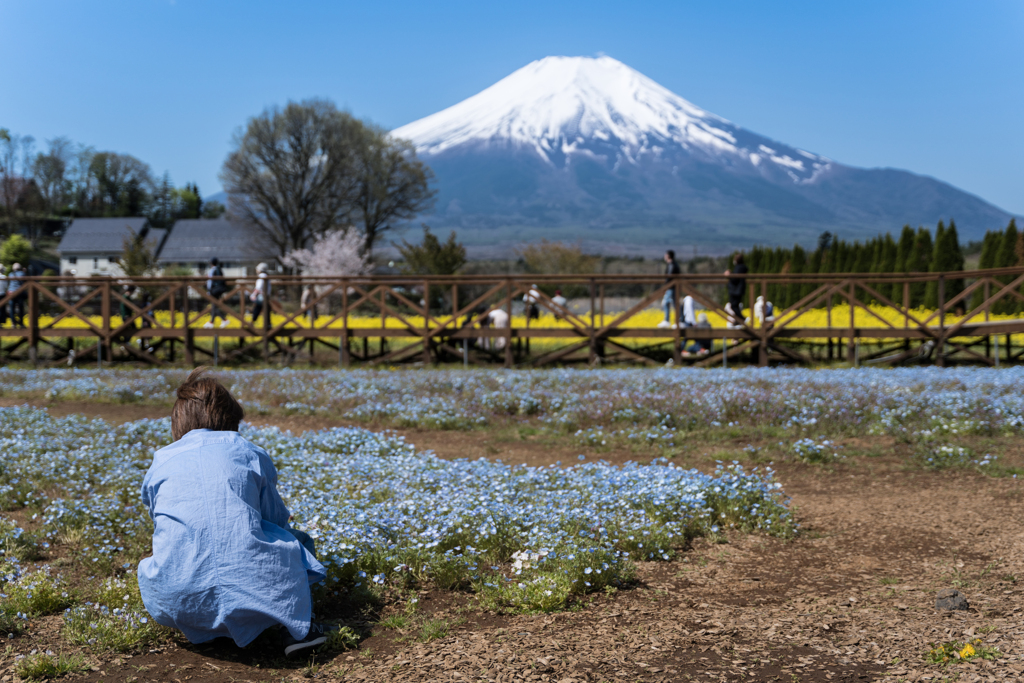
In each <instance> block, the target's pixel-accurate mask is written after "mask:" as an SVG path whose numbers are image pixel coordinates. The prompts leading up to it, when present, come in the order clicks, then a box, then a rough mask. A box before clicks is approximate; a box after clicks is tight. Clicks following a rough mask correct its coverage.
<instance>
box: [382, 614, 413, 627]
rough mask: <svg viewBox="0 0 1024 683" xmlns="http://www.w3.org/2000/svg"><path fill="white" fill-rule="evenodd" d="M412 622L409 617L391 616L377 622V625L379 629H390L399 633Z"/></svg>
mask: <svg viewBox="0 0 1024 683" xmlns="http://www.w3.org/2000/svg"><path fill="white" fill-rule="evenodd" d="M411 623H412V621H411V620H410V619H409V617H407V616H405V615H403V614H392V615H391V616H390V617H385V618H384V619H381V620H380V621H378V622H377V625H378V626H380V627H381V628H386V629H391V630H394V631H401V630H403V629H406V628H408V627H409V624H411Z"/></svg>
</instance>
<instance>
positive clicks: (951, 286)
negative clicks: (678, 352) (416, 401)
mask: <svg viewBox="0 0 1024 683" xmlns="http://www.w3.org/2000/svg"><path fill="white" fill-rule="evenodd" d="M745 258H746V262H747V266H748V267H749V268H750V271H751V272H752V273H792V274H797V273H915V272H916V273H926V272H933V273H936V272H947V273H948V272H954V271H958V270H963V269H964V253H963V249H962V248H961V246H960V238H959V236H958V235H957V230H956V224H955V223H954V222H953V221H952V220H951V221H950V222H949V225H948V226H946V225H945V224H944V223H943V222H942V221H939V224H938V226H937V227H936V229H935V233H934V235H933V234H932V232H931V231H929V230H928V229H926V228H924V227H919V228H918V229H917V230H914V229H913V228H911V227H910V226H909V225H906V226H904V227H903V230H902V231H901V232H900V235H899V238H898V239H895V238H893V236H892V235H891V234H890V233H886V234H885V235H879V236H877V237H875V238H873V239H870V240H868V241H866V242H857V241H854V242H847V241H845V240H842V239H838V238H836V237H834V236H833V235H832V234H831V233H828V232H826V233H823V234H822V235H821V237H820V238H819V239H818V246H817V248H816V249H815V250H814V251H813V252H808V251H807V250H805V249H804V248H803V247H801V246H800V245H795V246H793V247H792V248H790V249H787V248H784V247H775V248H772V247H761V246H756V247H754V248H753V249H751V250H750V251H748V252H747V253H746V254H745ZM1020 263H1024V233H1019V232H1018V230H1017V226H1016V223H1015V222H1014V221H1013V220H1011V221H1010V224H1009V226H1007V228H1006V229H1005V230H993V231H989V232H988V233H986V235H985V241H984V242H983V244H982V254H981V262H980V264H979V267H981V268H997V267H1003V266H1014V265H1018V264H1020ZM870 284H871V285H872V286H873V287H874V288H875V289H876V290H877V291H878V293H879V294H880V295H881V296H883V297H888V298H889V299H891V300H892V301H893V302H895V303H897V304H902V303H903V299H904V291H903V283H902V282H896V283H886V282H877V283H870ZM964 286H965V281H964V280H963V279H950V280H947V281H946V285H945V300H946V301H948V300H950V299H951V298H952V297H954V296H956V295H957V294H959V293H960V292H962V291H963V289H964ZM817 287H818V285H816V284H812V283H806V284H804V283H794V284H772V285H769V287H768V299H769V300H770V301H772V302H773V303H774V304H775V306H776V307H777V308H785V307H787V306H790V305H792V304H794V303H796V302H797V301H799V300H800V299H801V298H802V297H804V296H806V295H807V294H810V293H811V292H812V291H814V290H815V289H816V288H817ZM909 294H910V301H909V303H910V306H911V307H912V308H917V307H920V306H925V307H927V308H935V307H937V306H938V284H937V283H935V282H932V283H923V282H922V283H913V284H911V286H910V292H909ZM982 296H983V295H982V294H981V293H980V292H979V293H977V295H976V297H974V298H972V303H975V299H977V300H978V302H980V300H981V299H980V297H982Z"/></svg>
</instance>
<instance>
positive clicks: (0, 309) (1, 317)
mask: <svg viewBox="0 0 1024 683" xmlns="http://www.w3.org/2000/svg"><path fill="white" fill-rule="evenodd" d="M5 296H7V269H6V268H4V265H3V264H2V263H0V300H2V299H3V298H4V297H5ZM5 322H7V304H0V327H3V324H4V323H5Z"/></svg>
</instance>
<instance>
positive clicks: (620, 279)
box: [0, 268, 1024, 367]
mask: <svg viewBox="0 0 1024 683" xmlns="http://www.w3.org/2000/svg"><path fill="white" fill-rule="evenodd" d="M727 279H728V278H726V277H725V276H723V275H680V276H677V277H673V278H671V279H670V280H667V279H666V278H665V277H657V276H626V275H622V276H619V275H592V276H586V275H557V276H555V275H533V276H475V275H474V276H431V277H415V276H409V277H392V276H386V277H384V276H374V277H358V278H311V277H295V276H277V277H273V278H272V279H271V286H272V293H271V296H270V297H269V306H266V307H264V311H265V312H264V313H262V314H261V315H260V317H259V318H258V319H253V317H252V315H251V308H252V304H251V302H250V299H249V294H250V293H251V292H252V290H253V287H254V284H255V279H254V278H252V277H250V278H226V279H225V283H226V285H227V293H225V294H224V295H223V296H221V297H219V298H215V297H213V296H211V295H210V294H209V293H208V292H207V289H206V284H207V280H206V279H205V278H198V277H173V278H172V277H153V278H124V277H121V278H98V277H93V278H66V277H60V276H55V277H25V278H22V279H21V280H20V282H18V283H13V284H12V286H11V287H10V288H9V291H8V292H7V293H6V294H5V295H3V296H2V297H0V319H3V318H6V321H5V322H3V323H2V326H0V363H4V362H31V363H33V364H37V365H39V364H43V365H56V364H68V365H71V364H83V363H88V362H94V363H97V364H99V365H102V364H104V363H110V362H122V361H135V362H142V363H146V364H152V365H166V364H170V363H176V362H181V361H184V363H185V364H188V365H191V364H195V363H199V362H203V363H211V362H212V363H214V364H226V363H243V362H265V363H293V362H296V361H313V362H317V363H321V364H324V363H338V364H340V365H341V366H344V367H347V366H349V365H350V364H352V363H354V362H355V363H363V364H378V365H379V364H396V363H400V362H410V361H411V362H422V363H424V364H429V363H437V362H460V363H465V364H470V363H472V364H501V365H504V366H505V367H513V366H527V365H528V366H541V365H546V364H551V363H571V362H589V363H591V364H596V363H600V362H603V361H610V362H638V363H645V364H663V363H666V362H667V361H668V360H669V359H671V360H672V361H673V363H675V364H694V365H699V366H709V365H716V364H727V363H728V362H730V360H731V361H733V362H735V361H736V360H740V361H741V362H753V363H756V364H758V365H761V366H765V365H769V364H773V363H808V364H809V363H816V362H822V361H839V362H846V363H850V364H854V365H858V364H861V363H891V364H895V363H907V362H917V363H920V362H928V363H934V364H937V365H944V364H947V363H951V362H973V363H984V364H989V365H999V364H1000V363H1008V362H1017V361H1019V360H1020V358H1021V356H1022V355H1024V349H1022V348H1020V347H1021V344H1017V348H1014V339H1013V335H1014V334H1020V333H1024V316H1022V315H1018V313H1017V312H1018V311H1022V310H1024V303H1022V302H1024V294H1022V290H1024V268H1006V269H996V270H985V271H963V272H954V273H906V274H891V275H890V274H884V275H883V274H848V273H840V274H814V275H787V274H771V275H768V274H764V275H762V274H750V275H747V276H746V277H745V278H744V279H745V283H744V290H745V296H744V305H745V308H746V309H747V310H746V313H745V315H744V317H743V318H729V314H728V313H727V311H726V310H725V309H724V306H723V304H722V301H724V300H725V287H726V282H727ZM951 283H955V284H956V289H959V290H960V291H957V293H956V294H955V295H953V296H947V289H950V291H952V288H950V287H949V285H950V284H951ZM787 284H788V285H794V284H798V285H800V286H801V287H800V291H801V292H808V293H806V294H805V295H804V296H802V297H801V298H800V299H799V300H798V301H797V302H796V303H794V304H793V305H791V306H789V307H787V308H786V309H785V310H779V309H776V310H775V311H774V316H773V319H771V318H770V319H766V320H760V319H758V318H756V317H755V316H752V315H751V313H752V310H751V303H752V302H753V301H754V300H755V299H756V298H757V297H758V296H765V295H766V293H767V292H768V291H769V287H770V286H772V285H787ZM922 285H923V286H928V287H932V288H933V289H932V291H933V292H934V298H935V301H936V304H937V305H936V306H935V308H934V309H933V310H923V309H911V308H910V306H909V302H910V301H911V288H912V287H915V286H918V287H920V286H922ZM534 286H536V287H537V289H534ZM307 287H308V288H309V292H308V293H307V294H306V296H305V297H302V299H301V301H304V303H300V292H302V291H303V290H304V289H305V288H307ZM556 287H557V288H561V289H562V290H566V291H567V292H574V293H575V296H573V300H572V302H571V303H567V304H564V305H560V303H558V302H556V301H555V300H554V299H553V298H552V296H551V294H552V292H553V291H554V289H555V288H556ZM961 287H962V289H961ZM901 289H902V292H903V296H902V301H894V300H893V297H892V296H891V295H892V294H893V293H895V292H899V291H900V290H901ZM669 291H671V292H673V296H674V301H673V304H672V309H673V311H674V312H673V313H672V322H673V323H677V322H678V306H679V303H680V302H681V300H682V298H683V297H685V296H690V297H692V298H693V301H694V303H695V304H696V306H697V308H699V309H703V310H704V311H705V312H706V313H707V315H708V317H709V319H710V320H711V322H712V323H715V326H714V327H711V328H708V327H686V326H680V325H678V324H673V325H669V326H667V327H666V326H658V325H657V324H654V323H653V322H652V321H653V320H654V318H653V317H652V315H653V314H652V313H651V309H652V308H654V309H655V310H658V309H660V305H661V303H662V301H663V299H664V297H665V294H666V292H669ZM524 296H525V297H528V298H532V299H535V300H536V302H535V305H536V307H537V310H538V312H539V313H540V314H541V315H540V317H539V318H537V319H531V318H530V317H529V316H523V315H522V314H516V315H513V314H514V313H517V311H518V310H519V309H521V308H522V307H523V305H524V304H523V303H522V302H523V297H524ZM613 299H614V300H615V301H617V302H621V301H628V302H629V304H630V305H628V307H625V309H624V310H615V311H614V312H613V310H612V307H611V306H610V302H611V301H612V300H613ZM606 304H608V308H607V310H606ZM215 307H216V309H218V310H217V313H219V314H220V315H221V316H223V319H225V320H227V322H226V323H223V322H221V320H220V319H218V320H217V322H216V324H211V315H212V314H213V313H214V312H215V311H214V308H215ZM497 310H501V311H504V313H505V314H506V315H505V316H502V315H501V314H495V313H493V312H494V311H497ZM11 314H13V319H12V318H11ZM502 317H505V318H506V319H507V321H508V323H507V324H506V325H503V326H502V325H501V320H500V319H501V318H502ZM812 323H814V324H812ZM222 325H224V326H222ZM1000 339H1002V340H1003V341H1002V343H1001V344H1000ZM687 345H691V346H692V345H697V346H701V345H703V346H704V347H706V348H707V350H703V349H701V350H700V351H697V352H693V353H690V352H688V351H687V350H686V347H687ZM844 356H845V358H844Z"/></svg>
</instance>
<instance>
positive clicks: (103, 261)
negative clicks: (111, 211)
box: [57, 218, 167, 277]
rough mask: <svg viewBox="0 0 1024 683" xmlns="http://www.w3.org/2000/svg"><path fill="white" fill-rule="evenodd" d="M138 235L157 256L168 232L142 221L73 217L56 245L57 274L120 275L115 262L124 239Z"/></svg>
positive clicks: (120, 251) (84, 275)
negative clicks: (58, 266)
mask: <svg viewBox="0 0 1024 683" xmlns="http://www.w3.org/2000/svg"><path fill="white" fill-rule="evenodd" d="M136 236H141V237H142V238H143V239H144V240H146V242H147V243H149V245H150V247H151V248H152V249H153V252H154V253H157V254H158V253H160V249H161V247H162V246H163V243H164V240H165V239H166V237H167V231H166V230H164V229H162V228H154V227H152V226H150V224H149V221H148V220H147V219H145V218H76V219H75V220H73V221H72V222H71V225H70V226H68V229H67V230H66V231H65V232H64V237H63V238H62V239H61V241H60V244H59V245H58V246H57V253H58V254H60V272H61V273H68V272H71V271H74V274H75V275H78V276H79V277H88V276H91V275H112V276H117V275H123V272H122V271H121V268H120V266H118V265H117V259H118V258H119V257H120V256H121V254H122V252H123V251H124V240H125V238H126V237H136Z"/></svg>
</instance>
